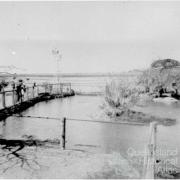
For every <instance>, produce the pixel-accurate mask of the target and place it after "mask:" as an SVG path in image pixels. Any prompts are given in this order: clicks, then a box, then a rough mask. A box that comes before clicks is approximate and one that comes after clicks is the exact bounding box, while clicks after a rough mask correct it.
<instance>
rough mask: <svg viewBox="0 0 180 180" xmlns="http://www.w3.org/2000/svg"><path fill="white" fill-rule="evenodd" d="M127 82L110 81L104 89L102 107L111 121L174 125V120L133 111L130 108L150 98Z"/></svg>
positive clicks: (137, 87)
mask: <svg viewBox="0 0 180 180" xmlns="http://www.w3.org/2000/svg"><path fill="white" fill-rule="evenodd" d="M135 85H136V84H132V83H128V82H116V81H111V82H110V83H109V84H107V85H106V88H105V97H104V99H105V102H104V104H103V106H102V108H103V109H104V112H105V114H106V115H108V116H109V117H110V118H111V119H115V120H120V121H123V122H129V123H131V122H138V123H144V124H147V123H150V122H153V121H157V122H159V123H160V124H163V125H173V124H175V122H176V120H175V119H169V118H159V117H155V116H152V115H148V114H145V113H143V112H137V111H133V110H132V109H131V108H132V106H133V105H136V104H137V103H138V102H140V101H145V102H146V101H148V100H149V99H150V98H148V97H146V96H145V94H143V93H142V91H141V89H139V86H138V85H136V86H135Z"/></svg>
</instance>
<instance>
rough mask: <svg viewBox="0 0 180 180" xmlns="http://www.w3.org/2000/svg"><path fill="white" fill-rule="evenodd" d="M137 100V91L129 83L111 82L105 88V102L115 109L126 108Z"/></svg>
mask: <svg viewBox="0 0 180 180" xmlns="http://www.w3.org/2000/svg"><path fill="white" fill-rule="evenodd" d="M138 98H139V91H138V89H137V88H136V87H135V86H134V87H133V86H131V84H129V83H124V82H116V81H111V82H110V83H109V84H106V87H105V101H106V103H107V104H108V105H109V106H111V107H115V108H122V109H124V108H128V107H129V106H131V105H134V104H135V103H136V102H137V100H138Z"/></svg>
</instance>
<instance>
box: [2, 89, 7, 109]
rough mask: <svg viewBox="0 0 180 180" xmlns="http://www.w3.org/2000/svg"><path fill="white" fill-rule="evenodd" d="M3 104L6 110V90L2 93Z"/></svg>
mask: <svg viewBox="0 0 180 180" xmlns="http://www.w3.org/2000/svg"><path fill="white" fill-rule="evenodd" d="M2 103H3V107H4V108H5V107H6V93H5V91H4V90H3V92H2Z"/></svg>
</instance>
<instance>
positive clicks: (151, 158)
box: [145, 122, 157, 179]
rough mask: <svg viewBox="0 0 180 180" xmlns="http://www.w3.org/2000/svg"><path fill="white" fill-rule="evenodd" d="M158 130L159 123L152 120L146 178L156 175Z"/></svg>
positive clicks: (152, 177)
mask: <svg viewBox="0 0 180 180" xmlns="http://www.w3.org/2000/svg"><path fill="white" fill-rule="evenodd" d="M156 132H157V123H156V122H152V123H151V124H150V138H149V143H148V147H147V150H148V151H147V153H148V154H147V162H146V163H147V164H145V166H146V168H145V178H146V179H154V175H155V165H156Z"/></svg>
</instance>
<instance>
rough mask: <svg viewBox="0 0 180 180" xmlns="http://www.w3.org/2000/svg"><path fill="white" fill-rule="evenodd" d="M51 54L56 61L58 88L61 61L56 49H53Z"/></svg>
mask: <svg viewBox="0 0 180 180" xmlns="http://www.w3.org/2000/svg"><path fill="white" fill-rule="evenodd" d="M52 54H53V55H54V56H55V59H56V61H57V83H58V86H59V85H60V62H61V59H62V55H61V53H60V51H59V50H58V49H53V50H52Z"/></svg>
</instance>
